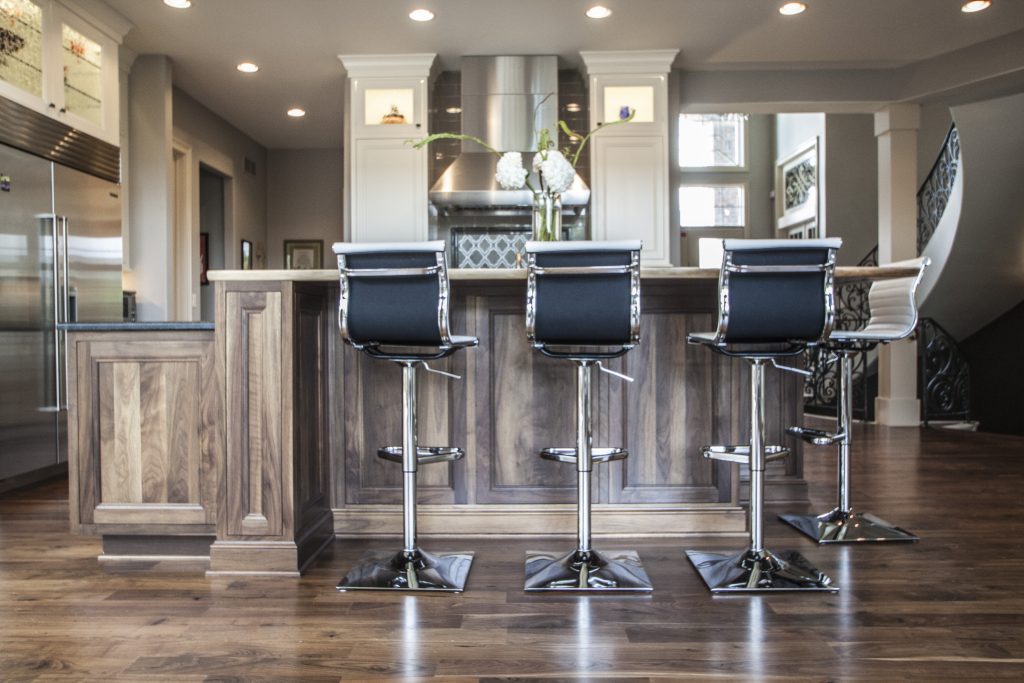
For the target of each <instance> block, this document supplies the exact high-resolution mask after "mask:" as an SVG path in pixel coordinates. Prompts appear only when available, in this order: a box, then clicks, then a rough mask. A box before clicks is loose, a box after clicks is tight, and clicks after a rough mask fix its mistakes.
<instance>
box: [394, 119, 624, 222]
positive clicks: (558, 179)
mask: <svg viewBox="0 0 1024 683" xmlns="http://www.w3.org/2000/svg"><path fill="white" fill-rule="evenodd" d="M635 114H636V110H635V109H626V108H623V112H622V115H621V116H620V118H619V119H618V120H616V121H609V122H608V123H602V124H601V125H599V126H597V127H596V128H594V129H593V130H591V131H590V132H589V133H587V134H586V135H580V134H579V133H576V132H574V131H573V130H572V129H570V128H569V125H568V124H567V123H566V122H565V121H562V120H559V121H558V127H559V128H560V129H561V130H562V132H564V133H565V134H566V135H567V136H569V139H570V140H579V141H580V144H579V145H578V146H577V147H576V150H575V152H573V151H571V150H570V149H569V148H566V149H564V150H559V149H558V148H557V145H556V143H555V141H554V140H552V139H551V132H550V131H549V130H548V129H547V128H541V129H540V130H539V131H537V151H536V152H535V153H534V155H533V163H532V166H533V170H534V171H536V173H537V180H538V183H539V184H538V186H537V187H534V184H533V183H531V182H530V172H529V171H528V170H527V169H526V167H525V166H524V165H523V154H522V152H502V151H500V150H497V149H495V148H494V147H491V146H490V145H489V144H487V143H486V142H485V141H483V140H481V139H480V138H478V137H476V136H473V135H465V134H463V133H434V134H433V135H428V136H427V137H425V138H423V139H421V140H409V141H408V142H410V143H412V145H413V147H415V148H416V149H420V148H422V147H424V146H426V145H428V144H430V143H431V142H433V141H434V140H470V141H472V142H475V143H476V144H478V145H480V146H481V147H483V148H484V149H486V150H487V151H488V152H490V153H491V154H494V155H495V156H496V157H498V164H497V168H496V170H495V173H494V177H495V180H497V181H498V184H499V185H501V187H503V188H504V189H506V190H521V189H524V188H525V189H528V190H529V191H530V192H531V193H532V194H533V207H534V210H533V238H534V239H537V240H544V241H551V240H558V239H561V232H562V229H561V222H562V218H561V196H562V193H563V192H565V191H566V190H568V189H569V188H570V187H571V186H572V183H573V180H574V179H575V178H576V164H577V163H578V162H579V159H580V153H581V152H582V151H583V148H584V147H585V146H586V144H587V142H589V141H590V138H592V137H593V136H594V134H595V133H597V132H598V131H599V130H602V129H603V128H607V127H608V126H614V125H616V124H619V123H627V122H629V121H632V120H633V116H634V115H635Z"/></svg>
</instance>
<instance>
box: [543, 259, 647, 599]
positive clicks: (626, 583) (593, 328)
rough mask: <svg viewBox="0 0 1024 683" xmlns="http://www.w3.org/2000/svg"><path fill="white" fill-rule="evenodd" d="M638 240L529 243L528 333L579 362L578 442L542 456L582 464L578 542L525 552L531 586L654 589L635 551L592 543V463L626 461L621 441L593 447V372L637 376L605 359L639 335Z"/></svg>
mask: <svg viewBox="0 0 1024 683" xmlns="http://www.w3.org/2000/svg"><path fill="white" fill-rule="evenodd" d="M640 247H641V244H640V242H639V241H627V242H527V244H526V253H527V264H528V265H527V267H528V271H527V273H528V280H527V295H526V333H527V337H528V338H529V340H530V342H531V343H532V344H533V347H534V348H535V349H537V350H538V351H539V352H540V353H542V354H544V355H545V356H549V357H551V358H560V359H565V360H571V361H572V362H573V363H575V365H576V446H575V447H574V448H544V449H542V450H541V452H540V457H542V458H544V459H546V460H554V461H557V462H564V463H573V464H575V465H576V495H577V506H576V548H575V549H573V550H571V551H569V552H568V553H564V552H563V553H557V552H556V553H549V552H542V551H534V550H531V551H527V554H526V584H525V590H527V591H600V592H607V591H650V590H651V589H652V588H651V581H650V579H649V578H648V577H647V572H646V571H644V567H643V565H642V564H641V562H640V557H639V556H638V555H637V553H636V551H634V550H609V551H597V550H595V549H594V548H593V547H592V545H591V525H590V521H591V520H590V513H591V482H590V479H591V472H592V470H593V465H594V463H601V462H610V461H612V460H622V459H624V458H626V457H628V456H629V453H628V452H627V451H626V450H625V449H623V448H594V446H593V433H592V428H591V419H590V409H591V375H592V369H593V368H594V367H595V366H596V367H597V368H598V369H599V370H601V371H602V372H605V373H608V374H611V375H614V376H616V377H619V378H621V379H624V380H627V381H630V382H632V381H633V380H632V378H630V377H627V376H625V375H622V374H620V373H617V372H614V371H612V370H609V369H608V368H606V367H604V366H603V365H602V364H601V361H603V360H607V359H611V358H617V357H619V356H622V355H623V354H625V353H626V352H627V351H629V350H630V349H631V348H633V347H634V346H635V345H636V344H637V342H638V341H639V339H640Z"/></svg>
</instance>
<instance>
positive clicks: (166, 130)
mask: <svg viewBox="0 0 1024 683" xmlns="http://www.w3.org/2000/svg"><path fill="white" fill-rule="evenodd" d="M129 92H130V93H131V101H130V102H129V105H128V112H129V117H130V123H129V134H130V136H131V145H130V147H129V149H128V155H129V169H130V170H131V174H132V178H133V179H134V182H131V183H130V184H129V191H128V202H129V208H128V217H129V225H128V226H125V227H126V229H127V230H128V231H130V239H129V248H130V249H131V261H130V263H131V268H132V271H131V272H130V273H128V274H126V277H125V278H124V280H125V286H126V288H128V289H134V290H135V292H136V294H135V296H136V303H137V306H138V319H139V320H167V319H168V313H169V311H170V299H171V282H172V280H171V265H170V259H169V258H168V254H170V252H171V244H172V241H171V232H170V226H171V224H172V222H173V217H174V168H173V162H172V157H171V126H172V105H171V61H170V60H169V59H168V58H167V57H164V56H162V55H143V56H141V57H139V58H138V59H137V60H135V64H134V66H133V67H132V72H131V76H130V80H129Z"/></svg>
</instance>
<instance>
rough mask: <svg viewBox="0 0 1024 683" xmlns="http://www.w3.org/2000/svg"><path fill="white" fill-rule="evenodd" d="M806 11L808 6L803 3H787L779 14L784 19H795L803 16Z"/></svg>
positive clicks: (780, 8)
mask: <svg viewBox="0 0 1024 683" xmlns="http://www.w3.org/2000/svg"><path fill="white" fill-rule="evenodd" d="M806 10H807V5H805V4H804V3H802V2H787V3H786V4H784V5H782V7H779V14H781V15H782V16H784V17H795V16H796V15H798V14H803V13H804V12H805V11H806Z"/></svg>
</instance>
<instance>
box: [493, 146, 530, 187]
mask: <svg viewBox="0 0 1024 683" xmlns="http://www.w3.org/2000/svg"><path fill="white" fill-rule="evenodd" d="M526 176H527V171H526V169H525V168H523V155H522V154H521V153H519V152H505V153H504V154H502V155H501V158H500V159H498V167H497V170H496V171H495V173H494V178H495V179H496V180H497V181H498V184H499V185H501V186H502V187H503V188H505V189H506V190H519V189H521V188H522V187H523V186H524V185H525V184H526Z"/></svg>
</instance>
